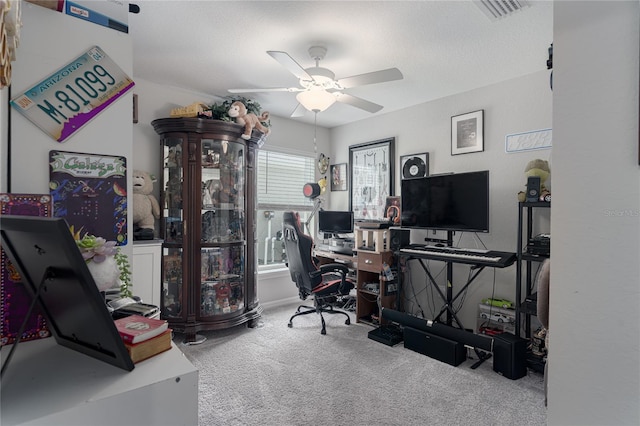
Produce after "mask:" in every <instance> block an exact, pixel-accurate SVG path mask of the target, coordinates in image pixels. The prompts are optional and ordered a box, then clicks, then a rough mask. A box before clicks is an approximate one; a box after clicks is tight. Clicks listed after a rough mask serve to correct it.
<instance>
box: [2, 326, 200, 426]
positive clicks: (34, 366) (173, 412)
mask: <svg viewBox="0 0 640 426" xmlns="http://www.w3.org/2000/svg"><path fill="white" fill-rule="evenodd" d="M5 349H6V347H5ZM6 354H7V351H5V350H4V349H3V350H2V352H1V355H2V358H3V359H2V361H3V362H4V361H5V359H6ZM1 398H2V411H1V412H0V424H2V425H3V426H10V425H31V426H35V425H42V426H51V425H65V426H84V425H89V424H90V425H92V426H112V425H167V426H169V425H171V426H176V425H197V424H198V370H197V369H196V368H195V367H194V366H193V365H192V364H191V362H189V360H188V359H187V358H186V357H185V356H184V354H183V353H182V352H181V351H180V349H179V348H178V347H177V346H176V345H175V344H172V346H171V349H170V350H168V351H166V352H163V353H161V354H158V355H156V356H154V357H153V358H149V359H147V360H145V361H142V362H139V363H138V364H136V367H135V368H134V369H133V371H131V372H127V371H124V370H121V369H119V368H117V367H114V366H112V365H109V364H107V363H105V362H102V361H99V360H97V359H95V358H91V357H88V356H86V355H83V354H81V353H79V352H76V351H73V350H71V349H69V348H65V347H63V346H61V345H58V344H57V343H56V341H55V339H54V338H53V337H50V338H47V339H39V340H33V341H29V342H22V343H20V344H19V346H18V347H17V349H16V351H15V355H14V357H13V358H12V359H11V363H9V365H8V368H7V370H6V372H5V374H4V375H3V377H2V396H1Z"/></svg>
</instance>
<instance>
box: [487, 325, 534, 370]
mask: <svg viewBox="0 0 640 426" xmlns="http://www.w3.org/2000/svg"><path fill="white" fill-rule="evenodd" d="M493 371H495V372H496V373H499V374H502V375H503V376H504V377H506V378H508V379H512V380H516V379H519V378H521V377H524V376H525V375H526V374H527V340H526V339H523V338H522V337H518V336H515V335H513V334H511V333H502V334H498V335H496V336H494V337H493Z"/></svg>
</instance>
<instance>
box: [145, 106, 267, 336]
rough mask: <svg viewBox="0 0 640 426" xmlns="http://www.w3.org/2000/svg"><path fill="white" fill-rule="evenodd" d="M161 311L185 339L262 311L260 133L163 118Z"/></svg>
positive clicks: (159, 123) (157, 124)
mask: <svg viewBox="0 0 640 426" xmlns="http://www.w3.org/2000/svg"><path fill="white" fill-rule="evenodd" d="M151 124H152V126H153V128H154V129H155V131H156V132H157V133H158V134H159V135H160V136H161V139H160V144H161V148H162V149H161V151H162V165H163V167H162V180H161V182H162V185H163V186H162V190H161V201H160V203H161V207H162V208H161V210H162V217H161V220H160V224H161V225H160V228H161V229H160V235H161V237H162V238H163V240H164V242H163V246H162V295H161V315H162V318H164V319H166V320H168V321H169V327H171V328H173V330H174V331H177V332H181V333H184V334H185V340H186V342H197V341H198V340H199V339H201V336H198V335H197V333H198V332H199V331H201V330H218V329H224V328H229V327H233V326H236V325H239V324H243V323H247V324H248V326H249V327H253V326H254V325H255V324H256V322H257V319H258V318H259V317H260V314H261V312H262V307H261V306H260V305H259V302H258V297H257V291H256V282H257V257H256V247H257V240H256V218H255V211H256V170H255V167H256V150H257V149H258V147H259V146H260V144H261V137H262V133H260V132H258V131H254V133H253V134H252V137H251V139H249V140H244V139H242V138H241V135H242V132H243V126H240V125H238V124H235V123H228V122H224V121H219V120H208V119H200V118H162V119H158V120H154V121H153V122H152V123H151Z"/></svg>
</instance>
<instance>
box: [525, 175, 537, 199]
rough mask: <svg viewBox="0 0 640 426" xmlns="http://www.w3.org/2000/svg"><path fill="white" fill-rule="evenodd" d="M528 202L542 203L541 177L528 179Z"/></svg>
mask: <svg viewBox="0 0 640 426" xmlns="http://www.w3.org/2000/svg"><path fill="white" fill-rule="evenodd" d="M526 200H527V201H530V202H531V201H540V176H529V177H528V178H527V197H526Z"/></svg>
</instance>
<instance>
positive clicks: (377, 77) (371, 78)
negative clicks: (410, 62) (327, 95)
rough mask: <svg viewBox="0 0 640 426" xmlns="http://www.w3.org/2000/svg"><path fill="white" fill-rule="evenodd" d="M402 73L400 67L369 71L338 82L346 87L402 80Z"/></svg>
mask: <svg viewBox="0 0 640 426" xmlns="http://www.w3.org/2000/svg"><path fill="white" fill-rule="evenodd" d="M402 78H403V76H402V73H401V72H400V70H399V69H398V68H389V69H386V70H380V71H374V72H369V73H366V74H360V75H354V76H351V77H345V78H341V79H340V80H338V84H340V86H342V87H343V88H345V89H348V88H350V87H356V86H364V85H366V84H376V83H384V82H386V81H394V80H402Z"/></svg>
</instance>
